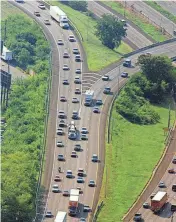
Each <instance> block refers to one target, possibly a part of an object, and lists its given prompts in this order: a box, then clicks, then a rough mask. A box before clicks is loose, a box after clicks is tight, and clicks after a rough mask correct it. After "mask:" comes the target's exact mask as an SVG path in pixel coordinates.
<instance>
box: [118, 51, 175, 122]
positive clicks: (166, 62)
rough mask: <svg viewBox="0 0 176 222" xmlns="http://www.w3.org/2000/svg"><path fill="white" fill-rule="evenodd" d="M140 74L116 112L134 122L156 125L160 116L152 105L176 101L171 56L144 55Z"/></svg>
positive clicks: (124, 91) (130, 83)
mask: <svg viewBox="0 0 176 222" xmlns="http://www.w3.org/2000/svg"><path fill="white" fill-rule="evenodd" d="M138 64H139V65H140V67H141V71H142V72H140V73H138V74H136V75H134V76H133V77H132V78H131V79H130V81H129V82H128V83H127V85H126V86H125V87H124V89H123V90H122V91H121V93H120V96H119V97H118V99H117V100H116V109H117V112H119V113H120V114H121V115H122V116H124V117H125V118H126V119H128V120H129V121H131V122H133V123H138V124H154V123H157V122H158V121H159V120H160V116H159V115H158V114H157V113H156V111H155V110H153V109H152V108H151V105H150V103H153V104H161V103H162V102H164V100H165V99H166V98H167V97H168V96H169V97H173V98H174V99H175V101H176V69H175V68H174V67H173V66H172V62H171V60H170V59H169V58H167V57H162V56H151V55H142V56H140V57H139V58H138Z"/></svg>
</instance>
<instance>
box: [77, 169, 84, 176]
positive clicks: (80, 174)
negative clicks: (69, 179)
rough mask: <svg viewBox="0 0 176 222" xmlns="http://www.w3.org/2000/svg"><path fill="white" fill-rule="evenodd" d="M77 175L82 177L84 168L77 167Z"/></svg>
mask: <svg viewBox="0 0 176 222" xmlns="http://www.w3.org/2000/svg"><path fill="white" fill-rule="evenodd" d="M78 176H79V177H83V176H84V169H82V168H79V169H78Z"/></svg>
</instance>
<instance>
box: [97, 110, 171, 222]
mask: <svg viewBox="0 0 176 222" xmlns="http://www.w3.org/2000/svg"><path fill="white" fill-rule="evenodd" d="M154 108H155V110H156V111H157V112H158V113H159V114H160V116H161V120H160V123H158V124H156V125H146V126H143V125H136V124H132V123H130V122H128V121H126V120H125V119H124V118H122V116H120V115H119V114H117V112H116V110H115V107H114V108H113V112H112V119H111V123H113V125H112V124H111V132H112V135H111V136H112V137H111V138H112V141H111V143H110V144H107V146H106V166H105V170H104V178H103V184H102V188H101V194H100V200H103V201H104V204H105V205H104V207H103V208H102V210H101V211H100V214H99V216H98V220H97V221H98V222H107V221H108V222H120V221H121V218H122V217H123V216H124V214H125V213H126V212H127V210H128V209H129V208H130V207H131V205H132V204H133V202H134V201H135V200H136V198H137V197H138V195H139V194H140V193H141V191H142V189H143V188H144V186H145V184H146V183H147V181H148V180H149V178H150V176H151V174H152V171H153V169H154V167H155V165H156V164H157V162H158V160H159V159H160V157H161V155H162V152H163V150H164V139H165V136H164V133H163V127H167V121H168V113H169V111H168V109H167V108H164V107H157V106H154ZM171 114H172V120H171V122H172V123H173V118H174V112H173V111H172V112H171Z"/></svg>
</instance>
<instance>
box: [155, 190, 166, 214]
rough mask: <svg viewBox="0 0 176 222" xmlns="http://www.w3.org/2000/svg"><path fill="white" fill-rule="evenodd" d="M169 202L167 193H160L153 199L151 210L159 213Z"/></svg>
mask: <svg viewBox="0 0 176 222" xmlns="http://www.w3.org/2000/svg"><path fill="white" fill-rule="evenodd" d="M166 202H167V193H166V192H164V191H158V192H157V194H156V195H155V196H154V197H153V198H152V199H151V210H152V211H153V212H154V213H158V212H159V211H160V210H161V208H162V207H163V206H164V205H165V204H166Z"/></svg>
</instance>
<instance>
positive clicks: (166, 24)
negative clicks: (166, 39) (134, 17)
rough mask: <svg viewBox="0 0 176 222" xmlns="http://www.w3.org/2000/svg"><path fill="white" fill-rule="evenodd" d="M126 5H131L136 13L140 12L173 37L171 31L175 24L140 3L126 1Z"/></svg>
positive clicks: (175, 26)
mask: <svg viewBox="0 0 176 222" xmlns="http://www.w3.org/2000/svg"><path fill="white" fill-rule="evenodd" d="M126 3H127V6H132V5H133V7H134V8H135V9H136V10H137V11H138V12H140V11H141V12H142V13H143V14H144V15H145V16H147V17H148V18H149V19H150V20H152V21H154V22H155V23H156V24H157V25H158V26H160V27H162V28H164V29H165V30H166V31H167V32H168V33H169V34H170V35H171V36H173V30H174V29H175V28H176V24H175V23H173V22H172V21H170V20H169V19H168V18H166V17H165V16H163V15H162V14H160V13H159V12H158V11H156V10H155V9H153V8H151V7H150V6H149V5H147V4H145V3H144V2H142V1H126Z"/></svg>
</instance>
